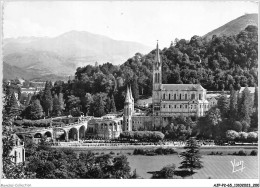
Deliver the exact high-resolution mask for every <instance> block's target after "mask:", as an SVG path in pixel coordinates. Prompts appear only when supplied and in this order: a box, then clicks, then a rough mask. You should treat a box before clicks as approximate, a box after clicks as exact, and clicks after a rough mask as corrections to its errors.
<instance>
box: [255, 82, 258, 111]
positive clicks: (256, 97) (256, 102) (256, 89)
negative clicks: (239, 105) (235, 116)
mask: <svg viewBox="0 0 260 188" xmlns="http://www.w3.org/2000/svg"><path fill="white" fill-rule="evenodd" d="M254 108H255V109H257V108H258V87H255V96H254Z"/></svg>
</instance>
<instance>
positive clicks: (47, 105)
mask: <svg viewBox="0 0 260 188" xmlns="http://www.w3.org/2000/svg"><path fill="white" fill-rule="evenodd" d="M51 88H52V84H51V82H48V81H47V82H46V84H45V89H44V92H43V97H42V101H41V102H42V107H43V110H44V112H45V114H47V116H49V114H50V112H51V111H52V108H53V100H52V94H51Z"/></svg>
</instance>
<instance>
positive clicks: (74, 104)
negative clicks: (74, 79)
mask: <svg viewBox="0 0 260 188" xmlns="http://www.w3.org/2000/svg"><path fill="white" fill-rule="evenodd" d="M79 104H80V99H79V97H76V96H74V95H70V96H69V97H68V100H67V105H66V107H67V108H68V110H72V109H73V108H78V107H79Z"/></svg>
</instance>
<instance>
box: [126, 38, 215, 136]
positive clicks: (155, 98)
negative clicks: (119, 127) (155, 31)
mask: <svg viewBox="0 0 260 188" xmlns="http://www.w3.org/2000/svg"><path fill="white" fill-rule="evenodd" d="M206 93H207V90H206V89H204V88H203V87H202V86H201V85H200V84H162V61H161V57H160V53H159V47H158V43H157V46H156V55H155V61H154V64H153V94H152V108H153V114H152V116H146V115H140V114H137V113H136V112H135V110H134V99H133V97H132V93H131V88H127V91H126V98H125V105H124V117H123V122H124V123H123V131H132V130H139V129H144V130H149V129H160V128H161V127H165V126H166V125H168V124H169V123H170V121H171V119H172V118H173V117H177V116H180V115H182V116H185V117H188V116H189V117H195V116H198V117H200V116H204V115H205V112H206V111H208V110H209V107H210V106H209V102H208V101H207V99H206Z"/></svg>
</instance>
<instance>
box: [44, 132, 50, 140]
mask: <svg viewBox="0 0 260 188" xmlns="http://www.w3.org/2000/svg"><path fill="white" fill-rule="evenodd" d="M44 137H47V138H51V137H52V133H51V132H50V131H47V132H45V133H44Z"/></svg>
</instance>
